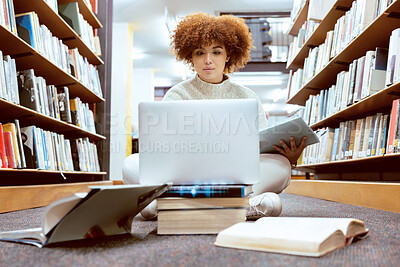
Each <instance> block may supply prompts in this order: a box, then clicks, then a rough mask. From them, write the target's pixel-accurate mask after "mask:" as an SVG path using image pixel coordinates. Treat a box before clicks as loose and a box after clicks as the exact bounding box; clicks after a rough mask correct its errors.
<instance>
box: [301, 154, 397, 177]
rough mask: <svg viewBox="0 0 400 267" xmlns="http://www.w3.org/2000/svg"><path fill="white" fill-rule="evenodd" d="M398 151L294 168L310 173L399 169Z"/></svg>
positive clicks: (392, 170)
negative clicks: (396, 152)
mask: <svg viewBox="0 0 400 267" xmlns="http://www.w3.org/2000/svg"><path fill="white" fill-rule="evenodd" d="M399 162H400V153H398V154H385V155H383V156H373V157H366V158H358V159H347V160H336V161H330V162H324V163H316V164H303V165H298V166H297V167H296V170H299V171H304V172H311V173H353V172H360V170H362V171H363V172H379V171H381V170H382V169H384V170H385V171H388V172H390V171H391V172H394V171H398V170H399V166H398V165H399Z"/></svg>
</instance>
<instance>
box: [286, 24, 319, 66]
mask: <svg viewBox="0 0 400 267" xmlns="http://www.w3.org/2000/svg"><path fill="white" fill-rule="evenodd" d="M319 24H320V23H319V22H317V21H314V20H306V21H305V22H304V24H303V25H302V26H301V28H300V29H299V33H298V34H297V35H296V36H294V37H293V41H292V42H291V43H290V44H289V53H288V59H287V64H288V65H290V63H291V62H292V61H293V59H294V58H295V57H296V55H297V54H298V53H299V51H300V49H301V48H302V46H303V45H304V44H305V42H306V41H307V40H308V39H309V38H310V36H311V35H312V34H313V32H314V31H315V30H316V29H317V27H318V26H319Z"/></svg>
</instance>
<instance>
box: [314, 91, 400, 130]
mask: <svg viewBox="0 0 400 267" xmlns="http://www.w3.org/2000/svg"><path fill="white" fill-rule="evenodd" d="M399 97H400V83H396V84H392V85H391V86H389V87H387V88H385V89H383V90H382V91H379V92H377V93H375V94H373V95H370V96H368V97H366V98H364V99H362V100H361V101H359V102H357V103H355V104H353V105H351V106H349V107H347V108H345V109H343V110H341V111H339V112H337V113H335V114H333V115H332V116H330V117H328V118H325V119H323V120H321V121H319V122H317V123H315V124H313V125H311V128H312V129H314V130H316V129H319V128H321V127H325V126H327V127H333V128H336V127H338V126H339V122H341V121H346V120H354V119H357V118H359V117H360V116H361V117H365V116H369V115H373V114H376V113H377V112H380V111H388V110H389V109H390V107H391V105H392V101H393V100H395V99H397V98H399ZM387 113H388V112H387Z"/></svg>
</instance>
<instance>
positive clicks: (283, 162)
mask: <svg viewBox="0 0 400 267" xmlns="http://www.w3.org/2000/svg"><path fill="white" fill-rule="evenodd" d="M171 44H172V48H173V50H174V53H175V56H176V58H177V60H178V61H184V62H185V63H187V64H189V65H190V66H191V67H192V68H193V69H194V70H195V72H196V75H195V77H193V78H191V79H188V80H186V81H183V82H181V83H179V84H177V85H175V86H174V87H172V88H171V89H170V90H169V91H168V92H167V94H166V95H165V96H164V98H163V101H170V100H196V99H244V98H254V99H257V100H258V103H259V105H258V110H259V128H260V129H263V128H266V127H267V118H266V114H265V112H264V110H263V108H262V105H261V102H260V100H259V99H258V97H257V95H256V94H255V93H254V92H253V91H251V90H250V89H248V88H246V87H244V86H241V85H238V84H235V83H232V82H231V81H230V79H229V77H228V76H227V75H226V74H228V73H232V72H234V71H236V70H238V69H239V68H242V67H244V65H245V64H246V63H247V62H248V61H249V60H250V49H251V48H252V46H253V39H252V38H251V33H250V31H249V28H248V27H247V25H246V24H245V22H244V20H243V19H241V18H238V17H235V16H232V15H223V16H220V17H215V16H212V15H209V14H204V13H196V14H193V15H188V16H186V17H185V18H184V19H183V20H182V21H181V22H180V23H179V24H178V26H177V29H176V30H175V32H174V34H173V36H172V43H171ZM281 144H282V148H280V147H275V149H277V150H278V152H279V153H280V155H279V154H262V155H260V182H259V183H258V184H255V185H253V190H254V194H255V197H252V198H251V199H250V206H251V207H250V209H249V211H248V216H247V217H248V218H251V219H254V218H258V217H261V216H279V214H280V213H281V210H282V205H281V201H280V198H279V196H278V195H277V194H276V193H280V192H282V190H283V189H285V188H286V187H287V186H288V185H289V183H290V177H291V165H292V166H293V165H295V164H296V161H297V159H298V157H299V156H300V155H301V152H302V151H303V149H304V146H305V138H303V140H302V142H301V143H300V145H299V146H298V147H297V146H296V144H295V142H294V140H291V144H290V145H289V146H288V145H287V144H286V143H285V142H284V141H281ZM138 162H139V161H138V155H137V154H136V155H131V156H129V157H128V158H127V159H126V160H125V161H124V166H123V177H124V182H125V183H138V181H139V179H138V176H139V175H138V173H139V171H138V170H139V168H138V166H139V163H138ZM155 205H156V204H155V203H152V205H149V207H148V208H146V209H145V210H144V211H143V212H142V215H144V216H145V217H152V216H153V217H154V216H155V215H156V210H155Z"/></svg>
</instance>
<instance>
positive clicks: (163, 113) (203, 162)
mask: <svg viewBox="0 0 400 267" xmlns="http://www.w3.org/2000/svg"><path fill="white" fill-rule="evenodd" d="M258 178H259V135H258V103H257V101H256V100H254V99H229V100H185V101H165V102H164V101H162V102H142V103H140V104H139V181H140V183H141V184H159V183H166V182H172V183H174V184H254V183H257V182H258Z"/></svg>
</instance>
